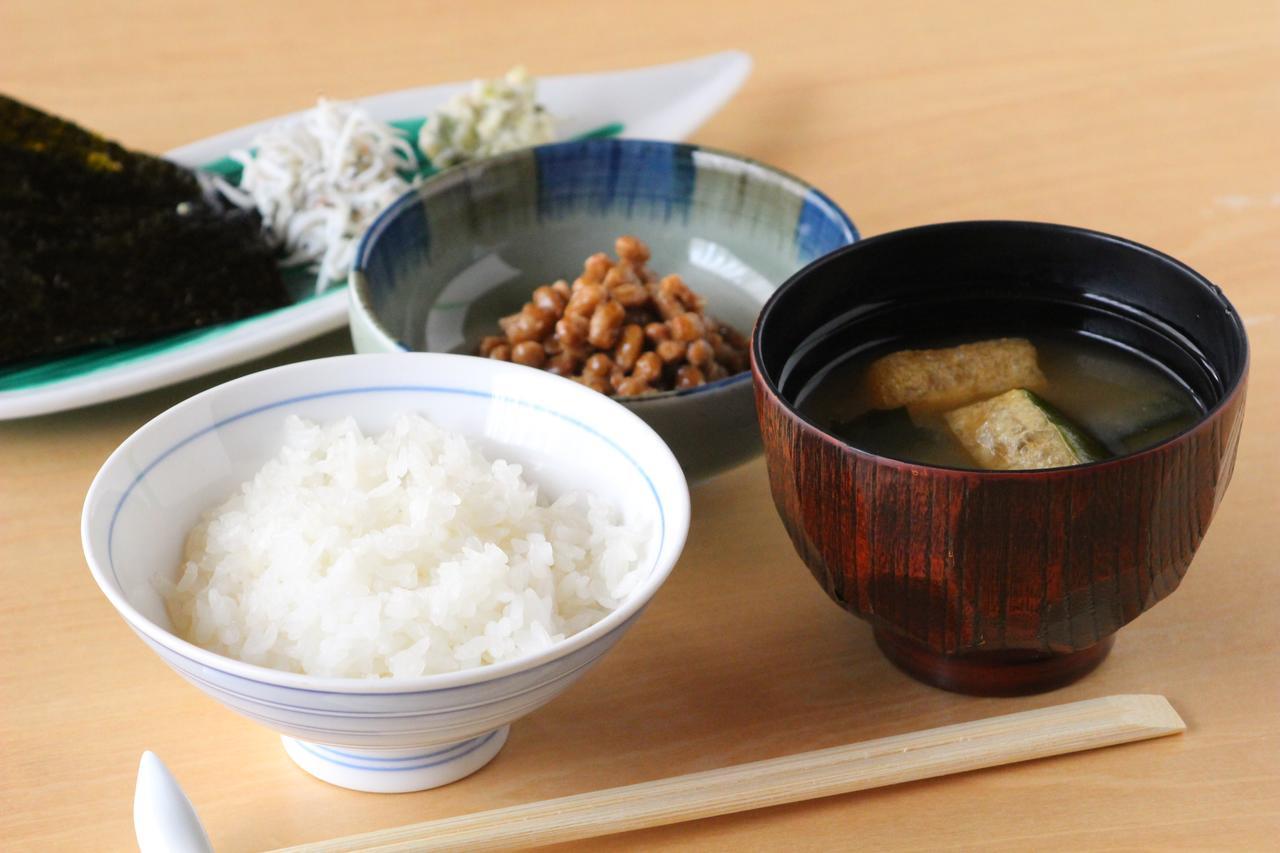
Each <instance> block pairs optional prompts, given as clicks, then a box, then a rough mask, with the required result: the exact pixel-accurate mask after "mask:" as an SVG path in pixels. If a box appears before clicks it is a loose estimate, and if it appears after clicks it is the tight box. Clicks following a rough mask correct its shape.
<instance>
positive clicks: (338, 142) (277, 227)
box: [215, 98, 419, 293]
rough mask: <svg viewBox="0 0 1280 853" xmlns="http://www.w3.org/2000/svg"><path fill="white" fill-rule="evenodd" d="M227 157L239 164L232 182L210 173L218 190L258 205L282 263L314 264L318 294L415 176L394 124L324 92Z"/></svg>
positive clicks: (343, 270)
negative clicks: (294, 116)
mask: <svg viewBox="0 0 1280 853" xmlns="http://www.w3.org/2000/svg"><path fill="white" fill-rule="evenodd" d="M230 157H231V159H232V160H235V161H236V162H237V163H239V164H240V165H241V166H242V167H243V172H242V174H241V177H240V181H239V185H238V186H233V185H232V184H231V183H230V182H228V181H226V180H223V179H221V178H218V179H215V185H216V186H217V188H218V190H219V192H221V193H222V194H223V196H225V197H226V198H227V199H228V200H229V201H231V203H233V204H235V205H236V206H238V207H243V208H253V209H256V210H257V211H258V213H259V214H260V215H261V216H262V223H263V228H264V229H265V230H266V231H267V232H268V234H270V235H271V237H272V238H273V239H274V240H275V241H276V242H277V244H279V245H280V246H282V247H283V249H284V252H285V259H284V260H283V261H282V263H283V264H285V265H286V266H288V265H299V264H309V265H312V266H313V267H314V268H315V269H316V273H317V278H316V292H317V293H319V292H321V291H323V290H324V289H325V288H327V287H328V286H329V285H330V284H332V283H334V282H340V281H344V280H346V278H347V275H348V274H349V273H350V272H351V262H352V260H353V259H354V256H355V246H356V241H357V240H358V239H359V238H360V235H361V234H362V233H363V232H364V230H365V228H367V227H368V226H369V224H370V223H371V222H373V220H374V218H375V217H376V216H377V215H378V214H379V213H381V212H382V211H383V210H384V209H386V207H387V206H388V205H389V204H391V202H393V201H394V200H395V199H396V198H397V197H399V196H400V195H401V194H402V193H403V192H404V191H405V190H407V189H409V188H410V187H411V186H413V185H414V184H416V183H417V181H418V180H419V179H418V178H417V177H415V174H416V172H417V168H418V163H417V159H416V157H415V155H414V150H413V145H412V143H411V142H410V141H409V140H408V139H406V138H405V137H404V136H403V135H402V134H401V133H400V132H399V131H397V130H396V129H395V128H394V127H392V126H391V125H389V124H385V123H383V122H380V121H377V120H375V119H374V118H372V117H371V116H370V115H369V114H368V113H367V112H365V111H364V110H363V109H360V108H359V107H357V106H356V105H354V104H348V103H342V102H337V101H328V100H325V99H323V98H321V99H320V102H319V103H318V104H317V105H316V107H315V109H313V110H311V111H309V112H307V113H306V114H305V115H303V116H301V117H300V118H298V119H295V120H291V121H287V122H283V123H281V124H277V125H276V126H274V127H272V128H270V129H269V130H267V131H266V132H265V133H262V134H260V135H259V136H257V137H255V138H254V140H253V142H252V143H251V148H249V149H238V150H235V151H232V152H231V154H230Z"/></svg>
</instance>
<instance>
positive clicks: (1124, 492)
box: [755, 371, 1244, 695]
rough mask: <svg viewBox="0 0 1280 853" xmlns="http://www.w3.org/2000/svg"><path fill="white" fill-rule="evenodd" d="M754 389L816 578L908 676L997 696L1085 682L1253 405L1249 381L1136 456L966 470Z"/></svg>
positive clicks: (790, 520) (1213, 488) (1231, 458)
mask: <svg viewBox="0 0 1280 853" xmlns="http://www.w3.org/2000/svg"><path fill="white" fill-rule="evenodd" d="M755 387H756V405H757V410H758V412H759V416H760V428H761V434H762V437H763V439H764V447H765V454H766V456H767V458H768V460H769V483H770V486H771V488H772V491H773V499H774V503H775V504H776V506H777V508H778V513H779V514H780V515H781V516H782V520H783V523H784V524H785V525H786V528H787V532H788V533H789V534H790V535H791V541H792V542H793V543H794V544H795V547H796V550H797V552H799V554H800V556H801V558H802V559H803V560H804V562H805V564H806V565H807V566H808V567H809V570H810V571H811V572H812V573H813V576H814V577H815V578H817V580H818V583H820V584H822V587H823V589H825V590H826V591H827V594H828V595H830V596H831V597H832V598H833V599H835V601H836V602H837V603H839V604H840V605H841V606H842V607H844V608H845V609H846V610H848V611H850V612H852V613H856V614H857V615H859V616H862V617H863V618H865V619H867V620H869V621H870V622H871V623H872V624H873V625H875V627H876V632H877V641H878V642H879V644H880V647H881V649H883V650H884V652H885V653H886V654H887V655H888V656H889V657H890V658H891V659H892V660H893V661H894V662H895V663H897V664H899V665H900V666H902V667H903V668H904V669H906V670H907V671H908V672H910V673H911V674H912V675H915V676H917V677H919V678H921V679H923V680H925V681H930V682H933V683H937V684H938V685H939V686H942V687H947V688H950V689H958V690H961V691H962V692H978V693H983V694H987V695H1008V694H1016V693H1025V692H1038V691H1040V690H1046V689H1052V688H1053V687H1057V686H1060V685H1061V684H1064V683H1067V682H1069V681H1074V680H1075V679H1076V678H1079V677H1080V676H1082V675H1084V674H1086V673H1087V672H1088V671H1089V670H1091V669H1093V667H1094V666H1096V665H1097V664H1098V663H1100V662H1101V660H1102V657H1103V656H1104V655H1105V654H1106V650H1107V649H1108V648H1109V646H1110V638H1111V635H1112V634H1114V633H1115V632H1116V631H1117V630H1119V628H1120V627H1121V626H1122V625H1124V624H1126V623H1127V622H1130V621H1132V620H1133V619H1134V618H1136V617H1137V616H1138V614H1140V613H1142V612H1143V611H1144V610H1147V609H1148V608H1150V607H1151V606H1152V605H1154V604H1155V603H1156V602H1157V601H1159V600H1160V599H1162V598H1164V597H1165V596H1167V595H1168V594H1169V593H1171V592H1173V590H1174V589H1175V588H1176V587H1177V586H1178V582H1179V581H1181V580H1182V576H1183V575H1184V574H1185V573H1186V571H1187V567H1188V566H1189V565H1190V564H1191V558H1192V555H1194V554H1195V551H1196V548H1197V547H1198V546H1199V545H1200V540H1201V539H1202V538H1203V537H1204V532H1205V530H1206V529H1207V528H1208V526H1209V520H1210V519H1211V518H1212V516H1213V512H1214V509H1215V508H1216V507H1217V505H1218V502H1219V501H1220V500H1221V499H1222V494H1223V492H1224V491H1225V490H1226V487H1227V483H1228V481H1229V480H1230V478H1231V470H1232V465H1233V464H1234V462H1235V457H1236V444H1237V441H1238V438H1239V435H1240V423H1241V419H1242V416H1243V414H1244V387H1243V385H1241V386H1240V388H1239V389H1238V390H1237V391H1236V393H1235V394H1234V395H1232V397H1231V398H1230V399H1229V400H1227V401H1226V402H1225V403H1224V404H1223V405H1221V406H1220V407H1218V408H1217V409H1216V410H1215V411H1214V412H1213V413H1212V414H1211V415H1210V416H1209V417H1208V418H1206V419H1205V420H1203V421H1201V422H1200V423H1199V425H1197V426H1196V427H1195V428H1194V429H1192V430H1191V431H1189V432H1187V433H1185V434H1183V435H1182V436H1180V437H1178V438H1176V439H1174V440H1173V441H1170V442H1168V443H1166V444H1162V445H1160V446H1158V447H1155V448H1152V449H1151V450H1148V451H1145V452H1142V453H1138V454H1134V455H1131V456H1126V457H1123V458H1120V459H1116V460H1112V461H1108V462H1102V463H1098V464H1094V465H1084V466H1079V467H1075V468H1059V469H1054V470H1051V471H1045V472H1032V471H1020V472H984V471H957V470H951V469H945V468H932V467H929V466H924V465H914V464H911V463H907V462H900V461H898V460H894V459H887V458H883V457H878V456H874V455H871V454H869V453H865V452H863V451H860V450H857V449H855V448H853V447H850V446H848V445H845V444H843V443H842V442H840V441H839V440H838V439H835V438H832V437H831V436H829V435H827V434H825V433H823V432H822V431H820V430H818V429H817V428H815V427H813V426H811V425H810V424H808V423H806V422H805V421H803V420H801V419H800V418H799V417H798V416H797V415H796V414H795V413H793V412H792V411H791V410H790V409H789V407H787V406H785V405H783V404H781V403H780V401H779V400H778V398H777V396H776V395H775V394H774V393H773V392H772V391H771V390H770V389H768V388H766V387H765V386H764V384H763V383H762V382H760V381H759V375H758V371H757V374H756V386H755ZM1011 652H1014V653H1012V654H1011ZM1072 653H1074V654H1072ZM1028 664H1037V665H1028Z"/></svg>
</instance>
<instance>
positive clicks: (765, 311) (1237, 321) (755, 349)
mask: <svg viewBox="0 0 1280 853" xmlns="http://www.w3.org/2000/svg"><path fill="white" fill-rule="evenodd" d="M974 226H979V227H989V228H1000V229H1010V230H1015V231H1017V230H1023V231H1042V232H1048V233H1060V234H1074V235H1077V236H1081V237H1086V238H1089V239H1093V240H1100V241H1103V242H1109V243H1115V244H1117V245H1120V246H1123V247H1125V248H1127V249H1131V250H1134V251H1137V252H1139V253H1141V254H1145V255H1148V256H1150V257H1151V258H1153V259H1154V260H1156V261H1157V262H1159V263H1163V264H1167V265H1169V266H1171V267H1174V268H1175V269H1176V270H1178V271H1179V272H1181V273H1182V274H1183V275H1185V276H1186V277H1187V278H1189V279H1190V280H1192V281H1194V282H1195V283H1196V284H1198V285H1199V286H1200V287H1202V288H1204V289H1205V290H1206V291H1207V292H1208V293H1209V295H1210V296H1211V297H1212V298H1213V299H1214V300H1216V301H1217V302H1218V304H1219V305H1221V306H1222V308H1223V310H1224V312H1225V313H1226V314H1227V316H1228V318H1229V319H1230V321H1231V323H1232V325H1233V326H1234V328H1235V330H1236V332H1237V333H1238V334H1239V336H1240V343H1241V350H1242V358H1241V360H1240V370H1239V371H1238V372H1237V373H1236V375H1235V376H1234V377H1232V381H1231V382H1230V383H1229V384H1228V385H1227V386H1226V387H1225V388H1223V391H1222V396H1221V398H1220V399H1219V400H1218V401H1217V403H1215V404H1214V405H1213V406H1212V407H1210V408H1209V409H1208V410H1206V411H1205V412H1204V413H1203V414H1202V415H1201V416H1200V417H1199V418H1197V419H1196V420H1195V422H1193V423H1192V424H1190V425H1189V426H1188V427H1187V428H1186V429H1184V430H1182V431H1181V432H1178V433H1175V434H1174V435H1171V436H1169V437H1168V438H1166V439H1164V440H1163V441H1159V442H1157V443H1155V444H1153V445H1151V446H1150V447H1144V448H1143V449H1141V450H1138V451H1135V452H1133V453H1126V454H1125V455H1123V456H1116V457H1113V458H1110V459H1102V460H1099V461H1097V462H1086V463H1082V464H1078V465H1065V466H1059V467H1056V468H1028V469H1020V470H1014V471H994V470H987V469H982V468H958V467H955V466H952V465H931V464H928V463H925V462H914V461H911V460H907V459H899V458H897V457H896V456H885V455H882V454H879V453H872V452H870V451H868V450H864V449H863V448H861V447H857V446H855V445H852V444H850V443H849V442H847V441H844V440H843V439H841V438H839V437H838V436H835V435H833V434H831V433H830V432H828V431H827V430H825V429H823V428H822V427H821V426H819V425H818V424H817V423H815V422H814V421H813V420H812V419H810V418H808V417H806V416H805V415H803V414H801V413H800V411H799V410H798V409H797V408H796V407H795V406H794V405H793V404H792V403H791V402H790V401H789V400H787V399H786V397H784V396H783V395H782V392H781V391H780V390H779V389H778V386H777V384H776V383H775V382H774V379H773V377H772V376H770V375H768V374H767V373H766V372H765V370H764V367H763V365H764V361H763V358H762V356H761V345H760V339H761V330H762V329H763V328H764V326H765V324H766V323H767V322H768V320H769V315H770V314H771V313H772V312H773V310H774V308H775V307H776V305H777V302H778V300H779V299H781V298H782V296H783V295H784V294H785V293H786V292H787V291H788V290H790V289H791V288H793V287H795V286H797V285H798V284H799V283H800V282H801V281H803V280H805V279H807V278H808V277H809V276H811V275H813V274H814V273H816V272H817V271H818V270H819V269H821V268H822V267H824V266H825V265H827V264H831V263H835V262H836V261H837V259H839V258H840V257H842V256H844V255H845V254H847V253H849V252H852V251H856V250H873V249H874V248H875V247H876V246H877V245H878V244H881V243H888V242H893V241H897V240H909V239H913V238H915V237H917V236H919V235H920V234H924V233H929V232H934V231H944V230H951V229H956V228H972V227H974ZM1249 363H1250V347H1249V336H1248V334H1247V333H1246V331H1245V326H1244V321H1243V320H1242V319H1241V318H1240V314H1239V312H1238V311H1236V308H1235V306H1234V305H1232V304H1231V301H1230V300H1228V299H1227V297H1226V294H1224V293H1223V292H1222V288H1220V287H1218V285H1216V284H1214V283H1213V282H1211V281H1209V279H1207V278H1205V277H1204V276H1203V275H1201V274H1200V273H1199V272H1197V271H1196V270H1194V269H1192V268H1191V267H1189V266H1187V265H1186V264H1184V263H1183V262H1182V261H1179V260H1178V259H1177V258H1174V257H1172V256H1170V255H1167V254H1165V253H1164V252H1161V251H1160V250H1158V249H1153V248H1151V247H1150V246H1147V245H1145V244H1143V243H1139V242H1136V241H1134V240H1130V239H1128V238H1126V237H1119V236H1117V235H1115V234H1108V233H1107V232H1105V231H1097V230H1094V229H1091V228H1082V227H1080V226H1077V225H1063V224H1060V223H1054V222H1040V221H1035V220H1022V219H957V220H949V221H946V222H933V223H929V224H926V225H914V226H911V227H909V228H900V229H898V230H895V231H886V232H884V233H883V234H877V235H875V236H874V237H866V238H863V239H861V240H858V241H856V242H854V243H850V244H849V245H847V246H842V247H840V248H839V249H836V250H835V251H833V252H829V253H828V254H826V255H823V256H822V257H820V258H817V259H815V260H814V261H812V262H811V263H809V264H808V265H807V266H805V267H804V268H803V269H801V270H798V271H797V272H796V273H795V274H794V275H792V276H791V277H790V278H788V279H787V280H786V281H784V282H783V283H782V284H780V285H778V287H777V288H776V289H775V290H774V291H773V293H772V294H770V296H769V299H768V300H767V301H766V302H765V304H764V307H763V308H761V309H760V313H759V315H757V317H756V324H755V326H754V328H752V330H751V364H752V368H753V370H752V373H753V375H754V376H755V377H757V380H756V381H759V382H761V383H763V384H764V387H765V388H766V389H767V391H768V392H769V394H770V396H772V397H773V398H774V399H776V400H777V401H778V403H779V404H780V405H781V406H782V407H783V408H784V409H785V410H786V412H787V413H788V414H789V415H791V417H793V418H795V419H797V420H799V421H800V422H801V423H803V424H805V425H806V426H808V427H810V428H811V429H813V430H814V431H815V432H817V433H818V434H819V435H821V436H822V437H823V438H824V439H826V440H827V441H830V442H834V443H835V444H837V445H838V446H839V447H841V448H842V449H845V450H849V451H852V452H853V453H854V455H855V456H857V457H860V458H865V459H867V460H870V461H874V462H877V463H884V464H890V465H893V466H895V467H901V468H904V469H911V470H919V471H929V472H937V473H940V474H943V473H945V474H951V475H964V476H972V477H979V478H992V479H1003V478H1018V477H1036V476H1044V475H1045V474H1051V475H1058V474H1067V473H1074V472H1076V471H1085V470H1093V469H1097V468H1103V467H1106V466H1110V465H1117V464H1124V463H1128V462H1129V461H1130V460H1132V459H1138V458H1141V457H1144V456H1146V455H1148V454H1151V453H1155V452H1157V451H1159V450H1160V449H1162V448H1164V447H1166V446H1168V445H1170V444H1173V443H1175V442H1179V441H1182V440H1183V439H1185V438H1186V437H1187V436H1188V435H1190V434H1191V433H1193V432H1195V431H1196V430H1198V429H1199V428H1200V427H1202V426H1203V425H1204V424H1205V423H1207V422H1208V421H1210V420H1212V419H1213V418H1214V417H1215V416H1216V415H1217V414H1218V412H1220V411H1221V410H1222V409H1224V408H1226V406H1228V405H1229V404H1231V403H1232V401H1233V400H1234V399H1235V398H1236V396H1237V395H1238V394H1240V393H1241V391H1242V390H1243V388H1244V386H1245V383H1246V381H1247V379H1248V376H1249Z"/></svg>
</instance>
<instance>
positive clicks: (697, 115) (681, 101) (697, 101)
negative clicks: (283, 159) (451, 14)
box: [0, 51, 751, 420]
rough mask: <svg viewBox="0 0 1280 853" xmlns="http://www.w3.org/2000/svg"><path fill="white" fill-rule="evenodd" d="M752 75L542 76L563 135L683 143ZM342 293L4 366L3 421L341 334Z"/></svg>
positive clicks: (388, 116)
mask: <svg viewBox="0 0 1280 853" xmlns="http://www.w3.org/2000/svg"><path fill="white" fill-rule="evenodd" d="M750 71H751V58H750V57H749V56H748V55H747V54H745V53H742V52H739V51H726V52H723V53H716V54H711V55H709V56H704V57H700V58H698V59H693V60H689V61H686V62H677V63H672V64H669V65H656V66H652V67H649V68H639V69H635V70H631V71H615V72H608V73H601V74H575V75H568V76H561V77H546V78H542V79H541V80H540V81H539V100H540V101H542V103H544V104H546V106H547V108H548V109H549V110H550V111H551V112H552V113H553V114H554V115H555V116H556V117H557V118H558V119H559V124H558V126H557V132H558V134H559V135H560V136H561V137H562V138H566V139H568V138H572V137H574V136H578V135H581V134H584V133H589V132H592V131H599V130H601V129H602V128H608V130H609V132H611V133H621V134H622V135H624V136H635V137H645V138H650V139H665V140H678V139H683V138H684V137H686V136H687V135H688V134H690V133H692V132H693V131H694V130H695V129H697V127H698V126H699V125H701V124H702V123H703V122H705V121H706V120H707V119H708V118H710V117H711V116H712V115H714V114H715V113H716V111H718V110H719V109H720V108H721V107H722V106H723V105H724V104H725V103H726V102H727V101H728V100H729V99H730V98H731V97H733V94H734V93H735V92H736V91H737V90H738V88H739V87H740V86H741V85H742V82H743V81H744V80H745V79H746V78H747V75H748V74H749V73H750ZM468 85H470V84H469V83H451V84H447V85H441V86H429V87H424V88H417V89H406V90H403V91H400V92H391V93H388V94H383V95H376V96H373V97H369V98H361V99H360V103H361V104H362V105H363V106H364V107H365V108H366V109H368V110H369V112H370V113H372V114H373V115H374V116H376V117H378V118H381V119H383V120H386V121H396V120H405V119H414V118H421V117H422V116H424V115H427V114H428V113H430V112H431V111H432V110H433V109H435V107H437V106H438V105H440V104H441V103H443V102H444V101H445V100H446V99H448V98H449V97H450V96H452V95H453V94H454V93H455V92H457V91H459V90H461V89H463V88H465V87H466V86H468ZM293 115H297V114H296V113H295V114H293ZM290 117H291V116H279V117H276V118H273V119H269V120H267V121H262V122H258V123H256V124H251V125H247V126H245V127H242V128H239V129H237V130H232V131H229V132H227V133H222V134H219V135H217V136H212V137H209V138H208V139H203V140H200V141H199V142H193V143H191V144H190V145H184V146H182V147H181V148H177V149H174V150H173V151H170V152H169V153H168V155H167V156H169V157H170V158H172V159H173V160H175V161H177V162H179V163H182V164H184V165H187V166H191V167H202V166H207V165H209V164H211V163H214V162H216V161H218V160H219V159H221V158H224V157H225V156H226V155H227V153H228V152H229V151H231V150H232V149H233V148H240V147H244V146H246V145H248V143H249V141H250V140H251V139H252V138H253V137H254V135H255V134H257V133H259V132H260V131H262V130H263V129H265V128H266V127H268V126H270V125H272V124H275V123H276V122H278V121H280V120H282V119H285V118H290ZM345 290H346V288H345V287H336V288H334V289H332V290H330V291H329V292H327V293H326V294H325V295H323V296H320V297H317V298H313V299H308V300H305V301H300V302H298V303H297V304H295V305H292V306H290V307H287V308H283V309H280V310H278V311H274V312H270V313H268V314H263V315H260V316H257V317H252V318H249V319H248V320H242V321H240V322H238V323H230V324H226V325H224V326H219V327H216V328H212V329H207V330H200V331H198V332H194V333H184V334H183V335H179V336H176V337H175V338H172V339H166V340H163V341H157V342H151V343H148V344H144V345H141V346H138V347H130V348H128V349H127V350H126V351H121V352H113V353H110V354H106V355H102V354H94V353H89V354H87V355H85V356H72V357H70V358H67V359H59V360H57V362H56V363H53V364H49V365H42V366H41V367H40V368H39V369H38V370H31V371H24V372H22V373H21V374H15V373H7V372H6V371H4V370H2V369H0V420H8V419H12V418H21V417H30V416H33V415H41V414H47V413H50V412H58V411H64V410H67V409H74V408H78V407H81V406H87V405H92V404H94V403H103V402H106V401H108V400H115V399H119V398H121V397H127V396H129V395H132V394H138V393H141V392H143V391H149V390H151V389H153V388H160V387H163V386H165V385H170V384H173V383H175V382H181V381H183V380H185V379H190V378H192V377H195V376H201V375H204V374H206V373H211V372H213V371H215V370H219V369H221V368H224V367H230V366H232V365H235V364H240V363H243V362H245V361H249V360H251V359H254V358H257V357H260V356H263V355H266V354H268V353H272V352H275V351H277V350H281V349H285V348H287V347H289V346H292V345H294V344H297V343H300V342H302V341H305V340H307V339H309V338H313V337H316V336H317V335H320V334H323V333H325V332H328V331H332V330H333V329H337V328H340V327H341V326H342V325H343V324H344V323H345V322H346V305H347V297H346V293H345Z"/></svg>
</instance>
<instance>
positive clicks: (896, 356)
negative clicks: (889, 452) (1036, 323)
mask: <svg viewBox="0 0 1280 853" xmlns="http://www.w3.org/2000/svg"><path fill="white" fill-rule="evenodd" d="M1044 385H1045V378H1044V374H1043V373H1041V372H1040V367H1039V365H1038V364H1036V348H1035V347H1034V346H1032V345H1031V342H1030V341H1028V340H1027V339H1025V338H997V339H995V340H990V341H979V342H978V343H973V344H963V345H961V346H958V347H948V348H947V349H922V350H910V349H909V350H902V351H901V352H895V353H892V354H891V355H886V356H884V357H883V358H878V359H876V360H875V361H874V362H872V364H871V366H870V367H869V368H867V378H866V392H867V397H868V402H869V403H870V405H871V406H872V408H876V409H896V408H898V407H900V406H906V407H907V408H908V409H910V411H911V413H912V414H913V415H919V414H930V413H938V412H945V411H947V410H948V409H954V408H956V407H958V406H964V405H967V404H969V403H972V402H974V401H976V400H983V399H986V398H987V397H991V396H993V395H995V394H1001V393H1003V392H1005V391H1008V390H1010V389H1013V388H1028V389H1031V390H1036V389H1041V388H1043V387H1044Z"/></svg>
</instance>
